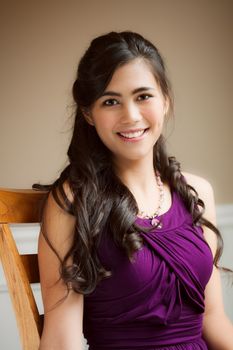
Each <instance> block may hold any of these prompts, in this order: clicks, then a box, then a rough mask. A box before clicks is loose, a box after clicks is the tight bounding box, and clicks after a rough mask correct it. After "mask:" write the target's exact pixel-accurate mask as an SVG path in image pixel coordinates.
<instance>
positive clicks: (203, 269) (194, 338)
mask: <svg viewBox="0 0 233 350" xmlns="http://www.w3.org/2000/svg"><path fill="white" fill-rule="evenodd" d="M172 199H173V200H172V206H171V208H170V209H169V210H168V212H167V213H165V214H162V215H161V216H160V217H159V219H160V220H161V221H162V223H163V225H162V228H161V229H153V230H152V231H150V232H147V233H145V232H141V233H140V234H141V235H142V237H143V241H144V245H143V247H142V248H141V249H139V250H138V251H136V252H135V259H134V262H130V261H129V259H128V257H127V256H126V254H125V253H124V252H123V250H121V249H119V247H117V246H116V245H115V244H114V242H113V240H112V239H111V237H110V236H109V233H108V232H105V233H104V234H103V239H102V241H101V244H100V246H99V258H100V261H101V263H102V264H103V266H104V267H105V268H107V269H110V270H111V271H112V276H111V277H110V278H106V279H104V280H102V281H101V282H100V284H99V285H98V286H97V288H96V290H95V291H94V292H93V293H91V294H90V295H88V296H85V298H84V336H85V337H86V339H87V341H88V344H89V345H90V350H99V349H102V350H104V349H108V350H115V349H119V350H133V349H138V350H141V349H144V350H147V349H148V350H160V349H163V350H206V349H207V347H206V344H205V342H204V340H203V339H202V321H203V312H204V309H205V302H204V291H205V287H206V284H207V282H208V280H209V278H210V275H211V273H212V268H213V256H212V253H211V250H210V248H209V246H208V244H207V243H206V241H205V239H204V237H203V230H202V228H201V227H200V226H194V225H193V223H192V218H191V215H190V213H189V212H188V211H187V209H186V208H185V206H184V204H183V202H182V201H181V199H180V197H179V196H178V195H177V194H176V193H175V192H174V193H173V195H172ZM136 223H137V224H139V225H140V226H145V227H149V225H150V220H147V219H143V218H136ZM182 344H183V345H182Z"/></svg>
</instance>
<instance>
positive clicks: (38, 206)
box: [0, 189, 47, 223]
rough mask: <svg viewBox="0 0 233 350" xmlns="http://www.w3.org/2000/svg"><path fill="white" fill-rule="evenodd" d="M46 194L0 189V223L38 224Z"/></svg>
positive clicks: (42, 192)
mask: <svg viewBox="0 0 233 350" xmlns="http://www.w3.org/2000/svg"><path fill="white" fill-rule="evenodd" d="M46 193H47V192H44V191H36V190H9V189H0V222H7V223H37V222H39V221H40V220H41V211H42V207H43V204H44V201H45V199H46Z"/></svg>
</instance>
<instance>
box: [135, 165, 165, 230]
mask: <svg viewBox="0 0 233 350" xmlns="http://www.w3.org/2000/svg"><path fill="white" fill-rule="evenodd" d="M155 178H156V182H157V186H158V188H159V203H158V207H157V209H156V211H155V212H154V213H153V214H152V215H148V214H147V213H145V212H144V211H139V216H140V217H142V218H144V219H150V223H151V225H152V226H157V228H162V223H161V222H160V221H159V220H158V219H157V216H158V215H159V213H160V210H161V207H162V203H163V200H164V188H163V183H162V180H161V177H160V173H159V171H158V170H156V171H155Z"/></svg>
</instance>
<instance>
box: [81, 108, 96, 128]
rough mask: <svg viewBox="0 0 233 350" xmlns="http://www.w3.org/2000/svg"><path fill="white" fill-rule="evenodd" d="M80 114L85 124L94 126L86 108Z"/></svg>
mask: <svg viewBox="0 0 233 350" xmlns="http://www.w3.org/2000/svg"><path fill="white" fill-rule="evenodd" d="M82 113H83V116H84V118H85V119H86V121H87V123H88V124H90V125H92V126H94V125H95V123H94V121H93V119H92V115H91V111H90V110H89V109H87V108H82Z"/></svg>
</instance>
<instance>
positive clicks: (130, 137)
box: [117, 128, 149, 143]
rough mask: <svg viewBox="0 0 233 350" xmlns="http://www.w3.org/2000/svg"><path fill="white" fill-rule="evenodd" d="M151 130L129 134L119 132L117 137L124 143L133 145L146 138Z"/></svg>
mask: <svg viewBox="0 0 233 350" xmlns="http://www.w3.org/2000/svg"><path fill="white" fill-rule="evenodd" d="M148 130H149V128H146V129H139V130H135V131H133V130H132V131H128V132H126V131H125V132H118V133H117V135H118V136H119V137H120V139H121V140H122V141H124V142H127V143H131V142H138V141H141V140H143V139H144V138H145V136H146V134H147V132H148Z"/></svg>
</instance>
